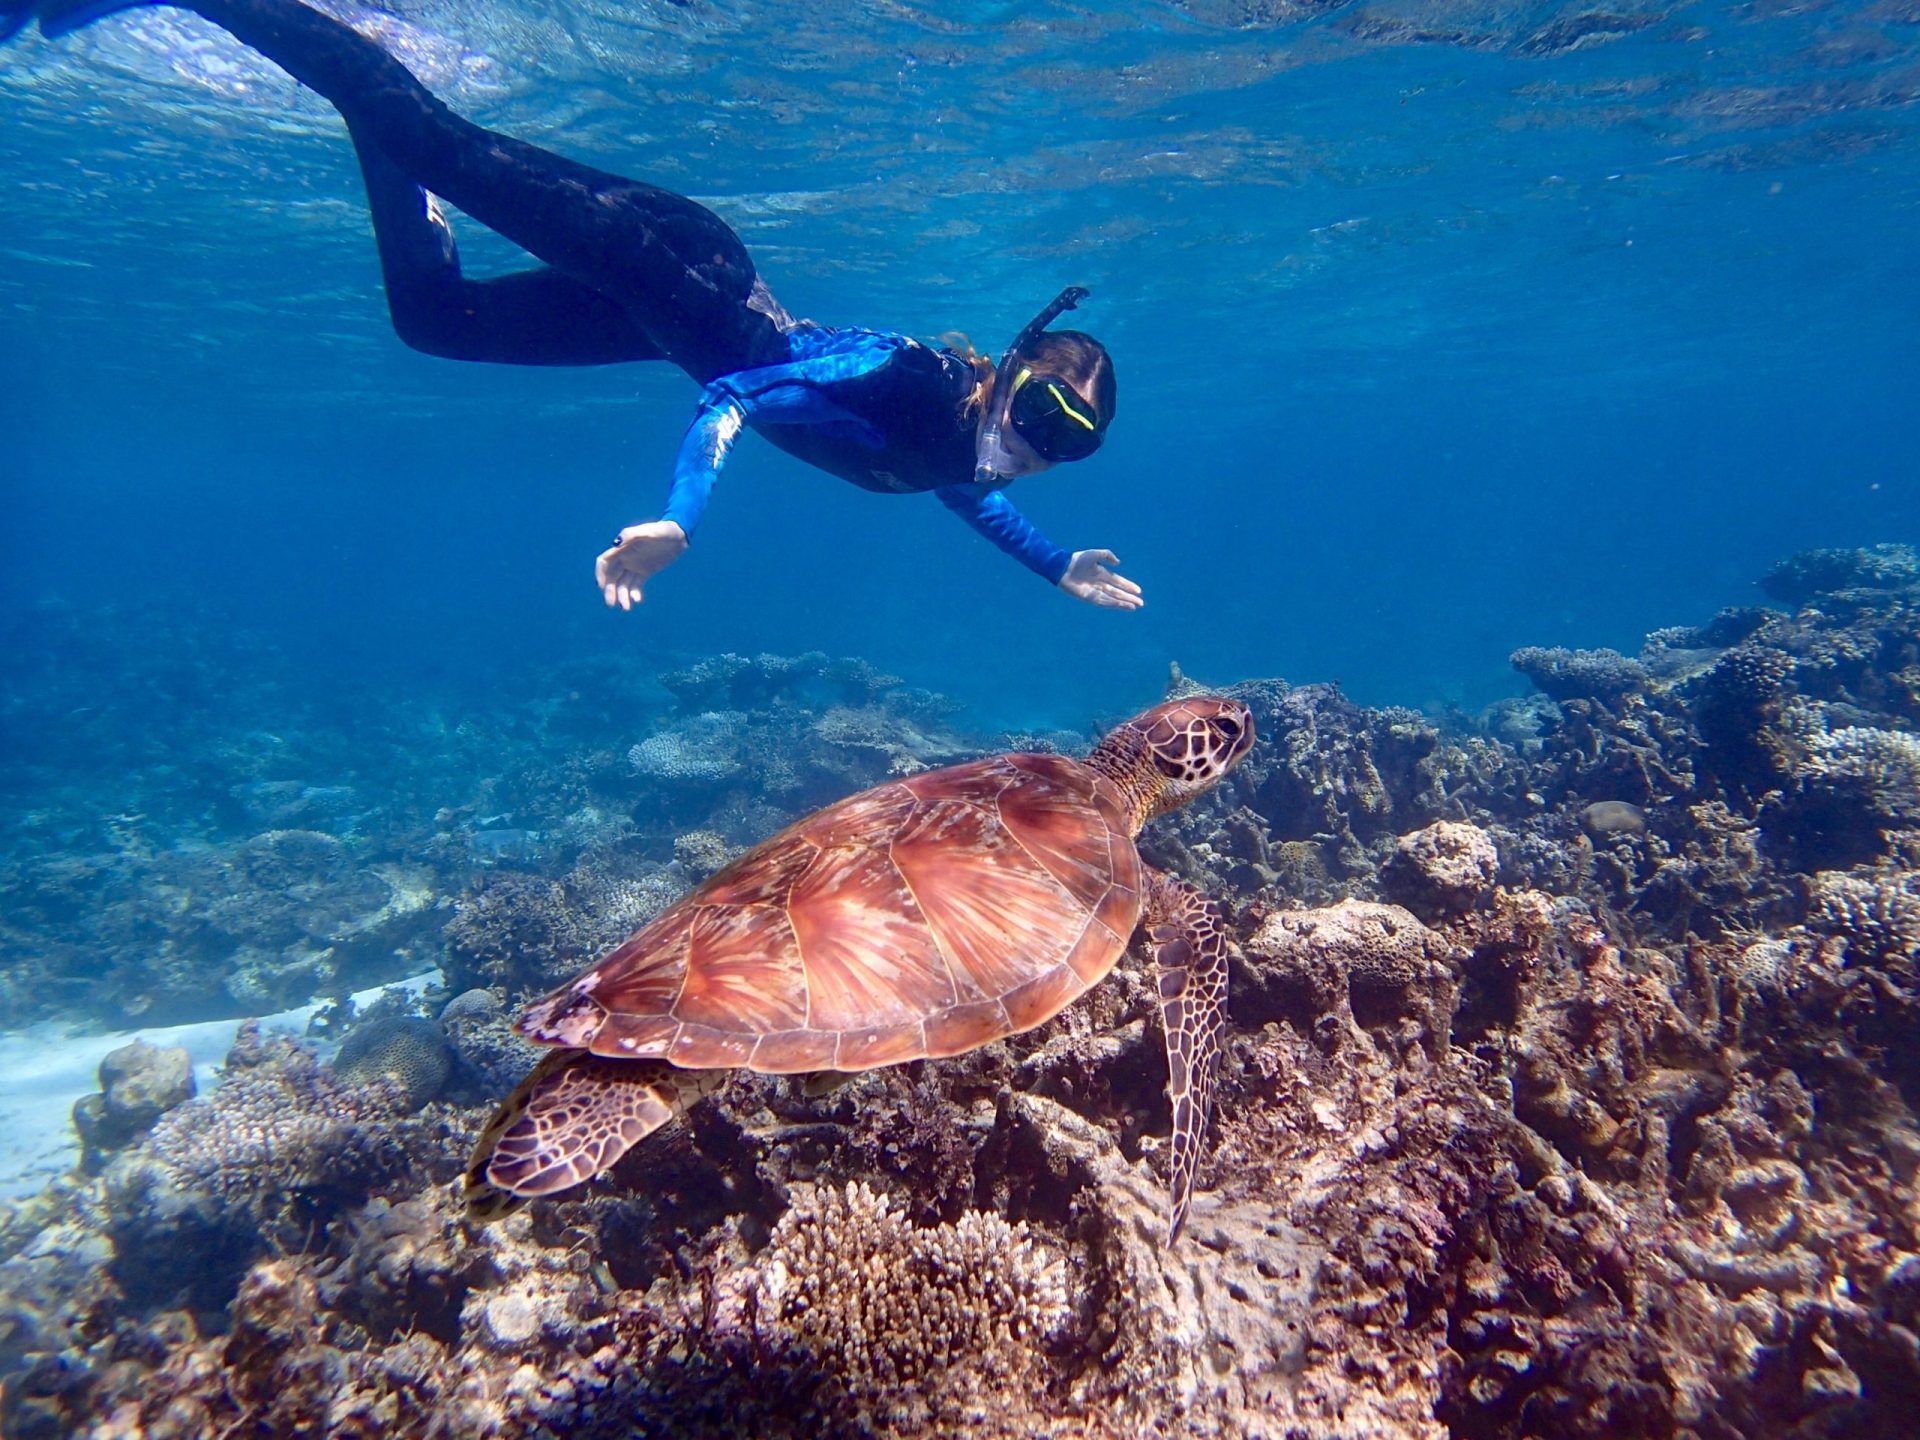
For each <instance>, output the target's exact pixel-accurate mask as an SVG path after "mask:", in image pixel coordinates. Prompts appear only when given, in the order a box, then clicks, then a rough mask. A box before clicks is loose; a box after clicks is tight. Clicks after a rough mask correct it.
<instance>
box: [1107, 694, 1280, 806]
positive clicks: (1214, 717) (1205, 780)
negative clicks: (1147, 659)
mask: <svg viewBox="0 0 1920 1440" xmlns="http://www.w3.org/2000/svg"><path fill="white" fill-rule="evenodd" d="M1252 748H1253V712H1252V711H1251V710H1249V709H1248V708H1247V707H1246V706H1245V705H1243V704H1241V703H1240V702H1239V701H1238V700H1229V699H1227V698H1226V697H1225V696H1224V695H1189V696H1187V697H1185V698H1184V699H1180V700H1169V701H1167V702H1166V703H1165V704H1162V705H1156V706H1154V707H1153V708H1152V709H1151V710H1148V711H1144V712H1143V713H1141V714H1139V715H1136V716H1134V717H1133V719H1131V720H1129V721H1127V722H1126V724H1124V725H1122V726H1120V728H1119V729H1117V730H1115V731H1114V732H1113V733H1112V734H1110V735H1108V736H1107V738H1106V739H1104V740H1102V741H1101V742H1100V743H1099V745H1098V746H1096V747H1095V748H1094V752H1093V754H1091V755H1089V756H1088V757H1087V764H1089V765H1091V766H1092V767H1093V768H1094V769H1095V770H1098V771H1099V772H1100V773H1101V774H1103V775H1105V776H1106V777H1107V778H1108V779H1110V780H1112V781H1113V782H1114V783H1115V784H1116V785H1118V786H1119V787H1120V788H1121V790H1122V791H1124V792H1125V794H1126V796H1127V799H1128V801H1129V802H1130V808H1131V809H1132V811H1133V817H1134V828H1135V829H1136V830H1137V829H1138V828H1139V827H1140V826H1142V825H1144V824H1146V823H1147V821H1149V820H1151V819H1153V817H1154V816H1156V815H1164V814H1166V813H1167V811H1169V810H1177V809H1179V808H1180V807H1181V806H1182V805H1184V804H1186V803H1187V802H1188V801H1189V800H1191V799H1193V798H1194V797H1195V796H1196V795H1200V794H1203V793H1205V792H1206V791H1208V790H1211V789H1212V788H1213V787H1214V786H1215V785H1217V784H1219V783H1220V778H1221V777H1222V776H1223V775H1225V774H1226V773H1227V772H1228V771H1229V770H1231V769H1233V767H1234V766H1236V765H1238V764H1239V763H1240V762H1241V761H1242V760H1244V759H1245V758H1246V755H1247V751H1249V750H1250V749H1252Z"/></svg>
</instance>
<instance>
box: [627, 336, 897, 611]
mask: <svg viewBox="0 0 1920 1440" xmlns="http://www.w3.org/2000/svg"><path fill="white" fill-rule="evenodd" d="M869 339H870V340H871V342H872V343H870V344H862V345H860V346H858V347H857V348H856V349H854V350H851V351H845V352H841V353H838V354H829V355H822V356H816V357H815V358H813V359H809V360H801V361H796V362H794V363H792V364H789V365H768V366H765V367H762V368H760V369H755V370H742V371H739V372H738V373H736V374H733V375H723V376H722V377H721V378H720V379H718V380H716V381H714V382H713V383H712V384H711V385H709V386H708V387H707V388H706V390H705V392H704V393H703V394H702V395H701V397H700V409H699V411H698V412H697V413H696V414H695V415H694V417H693V424H691V425H690V426H688V427H687V434H686V438H685V439H684V440H682V441H681V442H680V455H679V458H678V459H677V460H676V461H675V462H674V467H673V486H672V488H671V489H670V490H669V491H668V492H667V508H666V511H665V512H664V513H663V514H662V516H661V517H660V519H658V520H650V521H648V522H646V523H645V524H642V525H629V526H627V528H626V529H624V530H622V531H621V532H620V535H619V538H618V539H617V540H615V542H614V544H613V546H612V548H611V549H608V550H604V551H602V552H601V553H600V555H599V557H598V558H597V559H596V560H595V561H594V566H593V578H594V581H595V583H597V584H598V585H599V586H600V594H601V597H602V598H603V599H605V601H606V602H607V604H608V605H617V606H619V607H620V608H621V609H622V610H631V609H632V608H633V607H634V606H636V605H638V604H640V603H641V601H642V600H644V599H645V598H646V595H645V590H646V585H647V582H649V581H650V580H652V579H653V577H654V576H655V575H658V574H659V573H660V572H661V571H662V570H664V569H666V568H667V566H669V565H671V564H672V563H673V562H674V561H676V560H678V559H679V558H680V557H681V556H682V555H684V554H685V553H686V550H687V544H688V541H689V540H690V539H691V538H692V535H693V532H694V529H695V528H696V527H697V526H698V525H699V524H700V517H701V516H702V515H704V514H705V513H706V509H707V500H708V498H709V497H710V496H711V495H712V494H713V487H714V485H715V483H716V482H717V481H718V480H719V479H720V471H721V469H722V468H723V467H724V466H725V465H726V463H727V456H728V455H729V454H731V453H732V451H733V444H734V441H736V440H737V439H739V438H740V431H741V430H742V429H743V428H744V427H745V425H746V423H747V417H748V415H752V417H753V418H754V419H755V420H757V421H759V422H760V423H762V424H766V425H815V426H820V425H847V426H856V427H858V428H859V429H860V430H862V431H867V432H869V433H871V427H870V426H868V425H867V424H866V422H865V421H863V420H861V419H859V418H858V417H857V416H855V415H853V414H851V413H850V412H848V411H846V410H843V409H841V407H840V406H838V405H836V404H834V403H833V401H831V400H829V399H828V398H827V397H826V395H824V394H823V393H822V392H821V391H820V389H819V388H818V387H819V386H821V385H823V384H827V383H829V382H831V381H834V380H843V379H847V378H849V377H851V376H854V375H858V374H861V373H863V372H864V371H866V370H871V369H874V368H877V367H878V366H880V365H884V364H885V363H886V362H887V360H888V359H889V358H891V356H892V355H893V353H894V351H896V350H898V349H899V348H900V344H901V342H900V341H898V340H897V339H896V338H894V337H890V336H872V337H869ZM879 440H880V437H879V436H877V435H875V436H873V443H875V444H878V443H879Z"/></svg>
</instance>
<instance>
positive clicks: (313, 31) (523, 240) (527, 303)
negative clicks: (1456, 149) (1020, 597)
mask: <svg viewBox="0 0 1920 1440" xmlns="http://www.w3.org/2000/svg"><path fill="white" fill-rule="evenodd" d="M147 3H151V0H0V41H5V40H7V39H9V38H11V37H12V36H13V35H15V34H16V33H18V31H19V30H20V29H21V28H22V27H24V26H25V25H26V24H27V23H28V22H29V21H32V20H38V21H39V24H40V29H41V31H42V32H43V33H45V34H46V35H49V36H58V35H63V34H66V33H68V32H69V31H72V30H76V29H78V28H80V27H81V26H83V25H87V24H90V23H91V22H92V21H94V20H97V19H99V18H100V17H102V16H103V15H108V14H111V13H113V12H115V11H118V10H127V9H133V8H136V7H138V6H141V5H144V4H147ZM170 3H175V4H180V5H182V6H183V7H184V8H186V9H190V10H192V11H194V12H195V13H197V14H199V15H201V16H204V17H205V18H206V19H208V20H210V21H212V22H213V23H214V24H215V25H218V26H220V27H221V28H222V29H224V30H227V31H229V32H230V33H232V34H233V35H234V36H235V37H236V38H238V39H239V40H240V41H241V42H242V43H244V44H246V45H248V46H251V47H252V48H253V49H254V50H257V51H259V52H260V53H261V54H262V55H264V56H266V57H267V58H268V59H270V60H272V61H273V62H274V63H275V64H277V65H279V66H280V67H281V68H282V69H284V70H286V71H287V72H288V73H289V74H291V75H292V76H293V77H294V78H295V79H296V80H298V81H300V82H301V83H302V84H304V85H306V86H308V87H309V88H310V89H312V90H315V91H317V92H318V93H319V94H321V95H322V96H324V97H325V98H326V99H327V100H329V101H330V102H332V104H333V106H334V108H335V109H337V110H338V111H339V112H340V115H341V117H342V118H343V119H344V120H345V121H346V124H347V131H348V133H349V135H350V136H351V137H352V139H353V144H354V149H355V152H356V153H357V155H358V156H359V159H360V169H361V174H362V175H363V176H364V177H365V180H366V186H367V201H368V208H369V210H370V211H371V213H372V218H373V230H374V238H375V240H376V242H377V243H378V245H379V249H380V265H381V272H382V276H383V278H384V280H385V283H386V291H387V304H388V309H389V310H390V311H391V313H392V317H393V325H394V329H395V331H396V332H397V333H398V334H399V336H400V338H401V340H402V341H404V342H405V343H406V344H407V345H409V346H411V347H413V348H414V349H416V350H421V351H424V352H425V353H427V354H429V355H438V356H442V357H444V358H446V359H451V360H483V361H493V362H497V363H502V364H515V365H606V364H612V363H616V362H620V361H630V360H670V361H672V362H673V363H674V364H676V365H678V366H679V367H680V368H681V369H682V370H685V371H686V372H687V373H688V374H689V375H691V376H692V377H693V378H694V379H695V380H697V381H699V382H700V383H701V384H702V385H703V386H705V387H706V388H705V390H704V392H703V393H702V395H701V397H700V406H699V410H698V412H697V413H696V414H695V417H694V421H693V424H692V425H691V426H690V427H689V429H688V430H687V434H686V438H685V440H684V441H683V442H682V443H681V446H680V454H679V458H678V460H677V462H676V463H675V466H674V474H673V483H672V486H671V489H670V491H669V493H668V496H667V505H666V511H665V513H664V514H663V515H662V517H661V518H660V519H658V520H654V521H650V522H648V523H646V524H641V525H629V526H627V527H626V528H625V529H624V530H622V531H621V532H620V534H619V537H618V538H617V539H616V540H615V542H614V544H613V546H612V547H611V548H609V549H608V550H606V551H605V552H604V553H602V554H601V555H600V556H599V557H598V559H597V560H596V561H595V564H594V578H595V580H596V581H597V582H598V584H599V586H600V589H601V593H602V594H603V595H604V597H605V599H606V602H607V604H609V605H618V606H620V607H621V608H622V609H627V610H630V609H632V608H633V606H634V605H636V604H638V603H639V602H640V600H641V598H642V592H643V590H644V588H645V586H646V585H647V583H648V582H649V581H651V580H652V578H653V577H654V576H655V575H657V574H659V573H660V571H662V570H664V569H665V568H666V567H667V566H668V565H670V564H672V563H673V562H674V561H675V560H677V559H678V558H679V557H680V555H681V554H682V553H684V552H685V550H686V548H687V542H688V539H689V538H690V537H691V536H692V534H693V532H694V529H695V527H696V526H697V525H698V524H699V522H700V516H701V513H702V512H703V511H704V510H705V509H706V506H707V499H708V497H709V495H710V494H711V492H712V490H713V486H714V482H715V481H716V480H717V479H718V478H719V474H720V469H721V467H722V466H723V465H724V464H725V463H726V459H727V455H728V452H729V451H730V450H731V449H732V447H733V444H734V442H735V441H736V440H737V439H738V438H739V435H740V431H741V429H742V428H743V427H746V426H751V427H752V428H753V429H754V430H756V431H757V432H759V433H760V434H762V435H764V436H765V437H766V438H767V439H768V440H770V441H772V442H773V444H775V445H777V446H779V447H780V448H781V449H782V450H785V451H787V452H788V453H789V454H791V455H794V456H797V457H798V458H800V459H802V460H805V461H806V462H808V463H809V464H811V465H815V466H817V467H818V468H820V469H822V470H825V471H827V472H829V473H830V474H833V475H837V476H839V477H840V478H841V479H843V480H848V481H851V482H852V483H853V484H855V485H858V486H861V487H862V488H863V489H867V490H878V491H891V492H894V493H918V492H921V491H927V490H931V491H932V492H933V493H934V494H936V495H938V496H939V497H940V499H941V501H942V502H944V503H945V504H946V505H947V507H948V508H949V509H951V510H953V511H954V512H955V513H956V514H958V515H959V516H960V517H961V518H962V519H964V520H965V521H966V522H967V523H968V524H970V525H971V526H973V528H974V529H975V530H977V531H979V532H980V533H981V534H982V535H984V536H985V537H986V538H987V539H989V540H991V541H992V542H993V543H994V544H995V545H997V546H999V547H1000V548H1001V549H1002V550H1004V551H1006V552H1007V553H1008V554H1009V555H1012V556H1013V557H1014V558H1015V559H1017V560H1019V561H1020V562H1021V563H1022V564H1024V565H1025V566H1027V568H1028V569H1030V570H1032V571H1033V572H1034V573H1035V574H1037V575H1039V576H1041V577H1042V578H1043V579H1045V580H1046V581H1048V582H1049V583H1050V584H1053V585H1056V586H1058V587H1059V588H1060V589H1062V590H1064V591H1066V592H1067V593H1068V594H1069V595H1072V596H1074V597H1075V598H1077V599H1080V600H1085V601H1087V602H1088V603H1090V604H1093V605H1102V606H1108V607H1112V608H1115V609H1121V610H1134V609H1138V608H1139V607H1140V605H1141V604H1142V603H1143V601H1142V599H1141V595H1140V587H1139V586H1138V585H1136V584H1135V583H1134V582H1133V581H1131V580H1129V579H1127V578H1126V577H1125V576H1123V575H1120V574H1117V573H1116V572H1115V571H1114V570H1112V569H1110V568H1109V567H1110V566H1113V565H1117V564H1118V563H1119V561H1118V559H1117V558H1116V557H1115V556H1114V554H1113V552H1111V551H1109V550H1079V551H1075V552H1073V553H1072V554H1069V553H1068V552H1067V551H1065V550H1063V549H1061V548H1060V547H1059V546H1058V545H1055V544H1054V543H1053V542H1052V541H1050V540H1048V539H1047V538H1046V537H1045V536H1044V535H1042V534H1041V533H1040V532H1039V531H1038V530H1036V529H1035V528H1034V527H1033V525H1032V524H1031V523H1030V522H1029V521H1028V520H1027V519H1026V517H1025V516H1023V515H1021V514H1020V512H1019V511H1018V510H1016V509H1015V508H1014V507H1013V505H1012V504H1011V503H1010V502H1009V501H1008V499H1007V497H1006V494H1005V486H1006V485H1007V484H1008V483H1009V482H1010V481H1012V480H1014V479H1016V478H1018V477H1019V476H1022V475H1031V474H1034V473H1036V472H1038V471H1041V470H1045V469H1047V468H1048V467H1049V466H1051V465H1054V464H1056V463H1060V462H1064V461H1069V460H1083V459H1085V458H1086V457H1087V456H1089V455H1091V454H1093V452H1094V451H1095V450H1097V449H1099V447H1100V443H1101V441H1102V439H1104V438H1105V436H1106V432H1107V426H1108V424H1109V423H1110V422H1111V421H1112V419H1113V409H1114V394H1115V391H1114V378H1113V364H1112V361H1111V360H1110V359H1109V358H1108V355H1107V352H1106V349H1105V347H1103V346H1102V345H1101V344H1100V342H1099V341H1097V340H1095V339H1094V338H1093V337H1092V336H1090V335H1086V334H1082V333H1081V332H1079V331H1073V330H1055V331H1049V330H1048V328H1047V327H1048V326H1049V325H1050V324H1051V323H1052V322H1053V320H1054V319H1056V318H1057V317H1058V316H1059V314H1060V313H1061V312H1062V311H1063V310H1067V309H1071V308H1073V307H1074V306H1075V305H1076V304H1077V303H1078V302H1079V301H1080V299H1081V298H1083V297H1084V296H1085V294H1086V292H1085V291H1084V290H1082V289H1079V288H1078V287H1074V288H1071V289H1068V290H1066V291H1064V292H1062V294H1061V295H1060V296H1059V298H1058V299H1056V300H1055V301H1054V302H1053V303H1052V304H1051V305H1049V306H1047V308H1046V309H1045V310H1043V311H1041V313H1040V314H1039V315H1037V316H1036V317H1034V319H1033V321H1032V322H1031V323H1029V324H1028V325H1027V326H1026V328H1025V329H1023V330H1022V331H1021V332H1020V334H1019V336H1018V337H1017V338H1016V339H1015V340H1014V342H1013V344H1012V345H1010V346H1009V347H1008V348H1007V351H1006V353H1005V354H1004V356H1003V357H1002V358H1001V361H1000V363H999V365H998V366H996V365H994V364H993V363H992V362H991V361H989V360H987V359H985V358H984V357H980V356H976V355H973V354H971V353H968V354H962V353H960V352H958V351H956V350H953V349H950V348H941V349H934V348H932V347H929V346H927V345H923V344H921V343H920V342H919V341H917V340H913V339H910V338H909V337H907V336H905V335H899V334H894V333H891V332H887V331H879V330H868V329H863V328H859V327H845V328H833V327H828V326H823V325H817V324H814V323H813V322H811V321H805V320H795V319H794V318H793V317H792V316H791V315H789V314H788V313H787V312H786V311H785V310H784V309H782V308H781V306H780V304H779V303H778V302H777V301H776V300H775V299H774V298H773V296H772V295H771V294H770V293H768V291H767V287H766V285H765V284H764V283H763V282H762V281H761V279H760V277H759V275H758V274H757V273H756V272H755V269H754V265H753V261H752V259H751V258H749V256H748V254H747V251H746V247H745V246H744V245H743V244H742V243H741V240H740V237H739V236H738V235H736V234H734V232H733V231H732V230H731V229H730V228H729V227H728V226H727V225H726V224H725V223H724V222H723V221H722V220H721V219H720V218H719V217H718V216H717V215H715V214H713V213H712V212H711V211H709V210H707V209H706V208H705V207H703V206H701V205H697V204H695V203H694V202H693V201H691V200H688V199H687V198H685V197H684V196H681V195H676V194H674V193H672V192H671V191H667V190H662V189H659V188H658V187H656V186H653V185H647V184H644V183H642V182H640V181H637V180H627V179H623V178H622V177H620V176H618V175H610V174H607V173H606V172H604V171H600V170H594V169H590V168H589V167H587V166H585V165H579V164H576V163H574V162H573V161H571V160H567V159H564V158H562V157H560V156H558V155H554V154H551V153H550V152H548V151H546V150H542V149H540V148H539V147H537V146H534V145H529V144H527V143H525V142H523V141H519V140H515V139H512V138H510V137H508V136H505V135H499V134H496V133H494V132H492V131H489V130H485V129H482V128H481V127H480V126H478V125H475V124H473V123H472V122H470V121H468V120H464V119H462V118H461V117H460V116H458V115H456V114H454V113H453V112H452V111H451V110H449V109H448V108H447V107H446V105H444V104H442V103H441V102H440V101H439V100H438V99H436V98H435V97H434V96H433V94H432V93H431V92H429V91H428V90H427V89H426V87H425V86H423V85H422V84H421V83H420V82H419V81H418V80H417V79H416V78H415V77H414V75H413V74H412V72H410V71H409V70H408V69H407V68H406V67H405V66H404V65H402V64H401V63H400V61H398V60H397V59H395V58H394V57H393V56H392V55H389V54H388V53H387V52H386V51H385V50H383V49H382V48H381V47H380V46H379V45H378V44H376V43H375V42H374V41H372V40H369V39H367V38H366V37H364V36H362V35H360V34H359V33H358V32H356V31H354V30H353V29H351V28H349V27H348V26H346V25H344V24H342V23H340V22H339V21H337V20H334V19H332V18H331V17H329V16H326V15H323V14H321V13H320V12H319V11H316V10H311V9H308V8H307V7H306V6H304V5H302V4H300V3H298V0H170ZM435 197H444V198H445V199H446V200H447V201H448V202H450V203H451V204H454V205H457V206H458V207H459V208H460V209H461V210H463V211H465V212H466V213H467V214H469V215H471V216H473V218H474V219H476V220H478V221H479V222H480V223H481V224H483V225H485V226H487V227H488V228H489V229H492V230H495V231H497V232H499V233H500V234H501V235H503V236H505V237H506V238H507V239H508V240H511V241H512V242H513V243H514V244H516V245H518V246H520V247H521V248H522V249H523V250H526V251H528V252H529V253H530V254H532V255H533V256H534V257H535V258H536V259H538V260H540V261H542V262H544V266H543V268H539V269H534V270H529V271H524V272H520V273H516V274H511V275H506V276H502V277H500V278H497V279H490V280H471V279H468V278H466V277H465V276H464V275H463V274H462V273H461V268H460V259H459V254H458V252H457V250H456V249H455V246H454V239H453V230H452V228H451V227H450V226H449V225H448V223H447V220H446V217H445V216H444V215H443V214H442V212H441V209H440V205H439V203H438V200H437V199H436V198H435Z"/></svg>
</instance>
